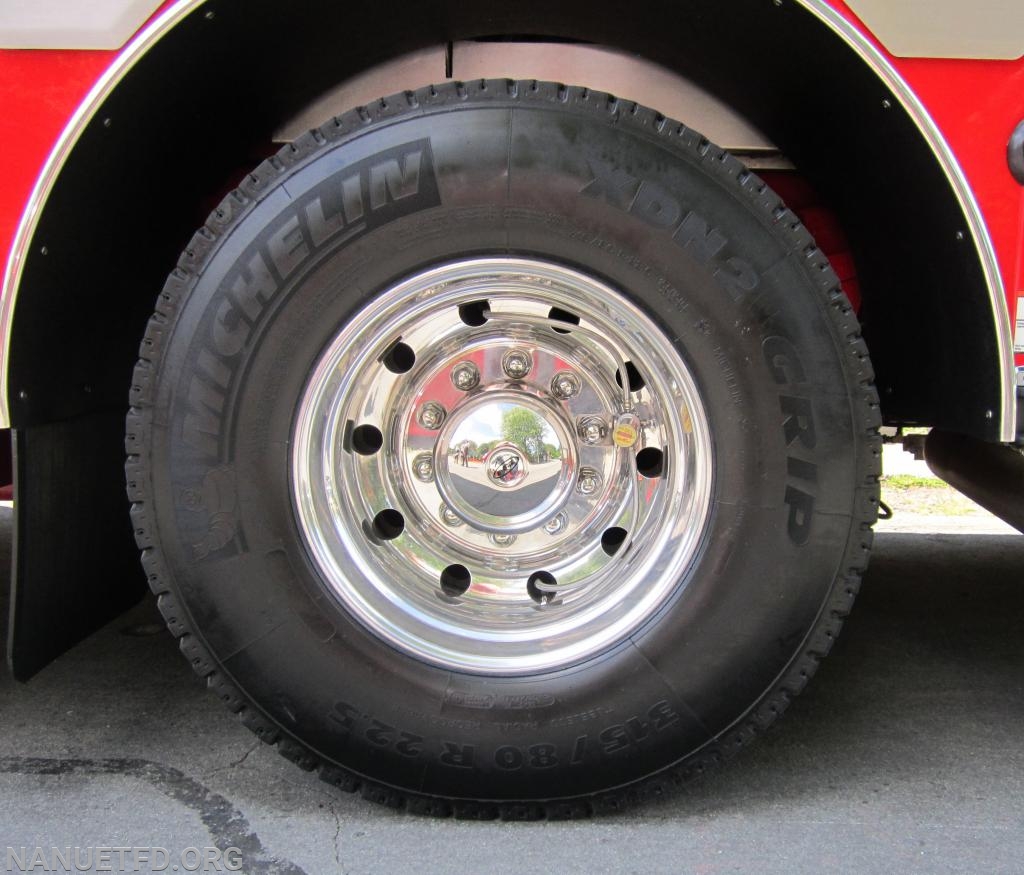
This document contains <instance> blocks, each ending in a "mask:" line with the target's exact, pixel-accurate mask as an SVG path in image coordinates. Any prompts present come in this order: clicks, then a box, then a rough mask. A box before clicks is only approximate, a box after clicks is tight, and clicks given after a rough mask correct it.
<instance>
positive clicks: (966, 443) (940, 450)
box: [924, 429, 1024, 532]
mask: <svg viewBox="0 0 1024 875" xmlns="http://www.w3.org/2000/svg"><path fill="white" fill-rule="evenodd" d="M924 458H925V461H926V462H927V463H928V467H929V468H931V469H932V471H934V472H935V474H936V475H937V476H939V477H941V478H942V479H943V480H945V481H946V482H947V483H948V484H949V485H950V486H952V487H954V488H955V489H958V490H959V491H960V492H962V493H963V494H964V495H966V496H967V497H968V498H970V499H971V500H972V501H976V502H977V503H978V504H980V505H981V506H982V507H984V508H986V509H987V510H990V511H991V512H992V513H994V514H995V515H996V516H997V517H999V518H1000V519H1003V520H1005V521H1006V522H1008V523H1009V524H1010V525H1011V526H1013V527H1014V528H1015V529H1017V530H1018V531H1021V532H1024V454H1022V453H1021V452H1020V450H1017V449H1014V448H1013V447H1009V446H1006V445H1004V444H990V443H986V442H985V441H980V440H978V439H977V438H972V437H967V436H966V435H962V434H954V433H953V432H948V431H940V430H937V429H935V430H932V431H931V432H930V433H929V434H928V437H927V438H925V442H924Z"/></svg>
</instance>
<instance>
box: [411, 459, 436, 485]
mask: <svg viewBox="0 0 1024 875" xmlns="http://www.w3.org/2000/svg"><path fill="white" fill-rule="evenodd" d="M412 472H413V474H415V475H416V479H417V480H422V481H423V482H424V483H429V482H430V481H431V480H433V479H434V458H433V456H431V455H430V453H420V454H419V455H418V456H417V457H416V458H415V459H413V460H412Z"/></svg>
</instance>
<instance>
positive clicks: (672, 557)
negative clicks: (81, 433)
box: [127, 81, 880, 818]
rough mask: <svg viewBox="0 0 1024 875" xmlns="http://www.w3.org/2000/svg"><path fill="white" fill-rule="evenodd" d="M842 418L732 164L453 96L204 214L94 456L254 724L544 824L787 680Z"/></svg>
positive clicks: (807, 285)
mask: <svg viewBox="0 0 1024 875" xmlns="http://www.w3.org/2000/svg"><path fill="white" fill-rule="evenodd" d="M346 210H347V212H346ZM406 341H408V342H406ZM627 359H628V361H627ZM467 363H468V364H467ZM623 371H625V373H626V381H625V382H626V384H627V385H626V387H625V388H623V387H622V386H621V384H622V383H623V379H622V372H623ZM566 372H568V373H569V374H570V375H571V377H570V378H569V379H568V380H566V379H565V373H566ZM559 375H561V376H559ZM559 380H561V382H559ZM429 402H433V403H436V404H438V405H439V408H443V409H439V408H431V409H429V410H428V408H430V403H429ZM431 410H432V412H431ZM425 411H426V412H425ZM595 417H596V418H597V420H598V421H596V422H595V421H594V418H595ZM516 421H520V423H521V424H522V423H526V425H523V426H522V428H523V429H526V430H525V431H522V429H520V431H516V429H517V428H519V426H513V423H514V422H516ZM499 422H500V426H499V425H498V423H499ZM878 425H879V417H878V404H877V397H876V393H875V390H874V388H873V385H872V371H871V367H870V364H869V362H868V357H867V353H866V349H865V346H864V343H863V342H862V340H861V339H860V335H859V331H858V326H857V322H856V318H855V316H854V314H853V312H852V310H851V308H850V305H849V304H848V302H847V300H846V298H845V297H844V296H843V293H842V291H841V290H840V288H839V283H838V280H837V279H836V277H835V274H834V273H833V272H832V270H831V269H830V267H829V265H828V262H827V260H826V259H825V258H824V256H822V255H821V253H820V252H819V251H818V250H817V249H816V248H815V246H814V244H813V242H812V240H811V239H810V236H809V235H808V234H807V233H806V231H804V229H803V228H802V227H801V226H800V224H799V222H798V221H797V220H796V219H795V217H794V216H793V214H792V213H791V212H790V211H788V210H787V209H786V207H785V206H784V205H783V204H782V203H781V202H780V201H779V199H778V198H777V197H776V196H775V195H774V194H773V193H772V192H771V191H770V190H769V189H768V188H767V187H766V186H765V185H764V184H763V183H762V182H761V181H760V180H759V179H758V178H757V177H756V176H755V175H754V174H753V173H751V172H749V171H748V170H746V169H745V168H744V167H743V166H742V165H741V164H740V163H739V162H738V161H737V160H735V159H734V158H733V157H731V156H730V155H729V154H727V153H725V152H723V151H722V150H720V149H718V148H716V147H714V146H713V145H711V144H710V143H708V142H707V141H706V140H704V139H702V138H701V137H700V136H699V135H698V134H696V133H695V132H693V131H691V130H689V129H688V128H686V127H684V126H682V125H679V124H676V123H674V122H670V121H668V120H666V119H665V118H663V117H662V116H660V115H658V114H656V113H655V112H652V111H651V110H648V109H644V108H642V107H638V106H636V105H634V104H627V103H624V102H620V101H617V100H616V99H615V98H612V97H610V96H608V95H605V94H598V93H595V92H591V91H588V90H586V89H579V88H567V87H565V86H560V85H554V84H548V83H536V82H506V81H481V82H476V83H473V84H472V85H468V84H466V85H464V84H461V83H451V84H447V85H443V86H437V87H436V88H429V89H424V90H421V91H417V92H409V93H406V94H402V95H397V96H395V97H392V98H389V99H387V100H382V101H380V102H379V103H378V104H375V105H373V106H368V107H364V108H360V109H358V110H356V111H353V112H350V113H347V114H345V115H343V116H340V117H338V118H336V119H333V120H332V121H331V122H329V123H328V124H326V125H324V126H323V127H322V128H320V129H319V130H317V131H313V132H311V133H310V134H308V135H307V136H305V137H303V138H302V139H301V140H299V141H297V142H296V143H294V144H292V145H290V146H286V147H285V148H284V149H282V150H281V151H280V152H279V153H278V155H277V156H276V157H274V158H271V159H269V160H268V161H266V162H264V163H263V164H262V165H261V166H260V167H259V168H257V169H256V171H254V172H253V173H252V174H251V175H250V176H249V177H248V178H247V179H245V180H244V181H243V183H242V184H241V186H240V187H239V189H238V190H237V191H235V192H233V193H232V194H231V195H229V196H228V197H227V198H225V199H224V201H223V203H222V204H221V205H220V206H219V207H218V208H217V209H216V210H215V211H214V213H213V214H212V215H211V216H210V218H209V219H208V221H207V223H206V225H205V226H204V227H203V228H201V229H200V230H199V232H198V233H197V234H196V235H195V236H194V238H193V239H192V242H191V243H190V245H189V247H188V249H187V250H186V251H185V253H184V254H183V255H182V256H181V259H180V261H179V263H178V266H177V268H176V269H175V270H174V271H173V273H172V274H171V275H170V277H169V279H168V280H167V284H166V286H165V287H164V290H163V292H162V293H161V295H160V297H159V300H158V302H157V307H156V313H155V315H154V316H153V317H152V319H151V321H150V323H149V326H148V329H147V332H146V336H145V339H144V340H143V342H142V348H141V358H140V361H139V363H138V365H137V367H136V370H135V374H134V378H133V383H132V388H131V412H130V414H129V416H128V429H127V432H128V434H127V448H128V463H127V479H128V491H129V496H130V498H131V501H132V502H133V506H132V515H133V520H134V525H135V531H136V536H137V540H138V544H139V547H140V549H141V550H142V560H143V564H144V566H145V568H146V571H147V573H148V576H149V580H150V583H151V585H152V587H153V589H154V591H155V592H156V593H157V594H158V596H159V604H160V609H161V611H162V612H163V614H164V616H165V617H166V619H167V622H168V625H169V627H170V629H171V631H172V632H173V633H174V634H175V635H176V636H178V637H179V638H180V644H181V649H182V651H183V652H184V653H185V655H186V656H187V657H188V658H189V659H190V661H191V662H192V664H193V667H194V668H195V670H196V671H197V672H198V673H199V674H200V675H201V676H203V677H205V678H206V679H207V681H208V684H209V686H210V687H211V688H212V689H213V690H214V691H215V692H216V693H217V694H218V695H219V696H220V697H221V698H222V699H223V700H224V702H225V704H227V706H228V707H229V708H230V709H231V710H232V711H234V712H236V713H237V714H239V716H240V717H241V718H242V720H243V721H244V722H245V723H246V725H248V726H249V727H250V728H251V729H253V731H255V732H256V733H257V735H259V736H260V737H261V738H262V739H263V740H264V741H266V742H269V743H274V742H276V743H277V744H278V746H279V749H280V751H281V752H282V753H283V754H284V755H285V756H287V757H288V758H289V759H292V760H294V761H295V762H297V763H298V764H299V765H300V766H301V767H303V768H306V769H318V770H319V773H320V776H321V777H322V778H323V779H324V780H326V781H328V782H330V783H332V784H335V785H337V786H339V787H341V788H343V789H347V790H357V789H359V790H361V791H362V793H363V794H364V795H365V796H366V797H368V798H370V799H373V800H377V801H380V802H384V803H386V804H388V805H392V806H395V807H402V806H405V807H407V808H409V809H410V810H413V811H418V812H429V813H432V814H438V815H447V814H455V815H457V816H462V817H496V816H501V817H506V818H535V817H543V816H551V817H556V816H558V817H565V816H580V815H586V814H589V813H592V812H594V811H598V810H609V809H616V808H618V807H619V806H621V805H622V804H623V803H625V802H627V801H630V800H633V799H638V798H647V797H649V796H651V795H658V794H661V793H662V792H663V791H664V790H665V789H667V788H668V787H670V786H672V785H674V784H677V783H679V782H680V781H682V780H685V779H687V778H689V777H690V776H693V775H696V774H699V773H702V772H704V771H705V770H706V769H708V768H709V767H710V766H712V765H714V764H716V763H718V762H720V761H721V760H723V759H725V758H728V757H729V756H731V755H732V754H733V753H734V752H735V751H737V750H738V749H739V748H741V747H742V746H743V745H745V744H746V743H747V742H748V741H750V740H751V739H752V738H753V737H754V736H755V735H756V734H757V733H758V732H760V731H761V730H762V729H764V728H765V727H767V726H768V725H769V724H771V723H772V722H773V721H774V720H775V718H776V717H777V716H778V715H779V714H780V713H781V712H782V711H784V710H785V708H786V707H787V705H788V703H789V701H790V699H791V698H792V696H794V695H795V694H797V693H798V692H800V690H801V689H802V688H803V686H804V684H805V683H806V681H807V679H808V677H809V676H810V675H811V674H812V673H813V672H814V669H815V667H816V666H817V664H818V662H819V660H820V659H821V658H822V657H823V656H824V655H825V654H826V653H827V652H828V650H829V648H830V646H831V644H832V641H833V640H834V638H835V636H836V634H837V633H838V631H839V628H840V626H841V624H842V620H843V618H844V617H845V616H846V614H847V612H848V611H849V609H850V606H851V603H852V600H853V598H854V595H855V593H856V591H857V588H858V586H859V580H860V574H861V572H862V571H863V570H864V568H865V565H866V562H867V557H868V552H869V548H870V541H871V531H870V526H871V524H872V523H873V521H874V519H875V515H876V508H877V501H878V494H877V493H878V473H879V458H880V447H879V439H878V437H877V435H876V430H877V426H878ZM531 429H532V431H531ZM524 435H525V436H524ZM524 471H525V472H526V474H525V475H524V474H523V472H524ZM588 478H589V479H588ZM584 481H585V482H584ZM544 539H547V540H544ZM467 586H469V587H470V588H469V589H467V588H466V587H467Z"/></svg>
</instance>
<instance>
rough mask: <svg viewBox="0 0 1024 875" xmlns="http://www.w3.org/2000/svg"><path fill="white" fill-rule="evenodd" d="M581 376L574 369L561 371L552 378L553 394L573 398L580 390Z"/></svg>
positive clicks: (563, 397)
mask: <svg viewBox="0 0 1024 875" xmlns="http://www.w3.org/2000/svg"><path fill="white" fill-rule="evenodd" d="M580 386H581V383H580V378H579V377H577V376H576V375H575V374H574V373H572V371H559V372H558V373H557V374H555V375H554V377H552V378H551V394H552V395H554V396H555V397H556V398H562V399H565V398H572V396H573V395H575V394H576V393H577V392H579V391H580Z"/></svg>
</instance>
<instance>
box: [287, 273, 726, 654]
mask: <svg viewBox="0 0 1024 875" xmlns="http://www.w3.org/2000/svg"><path fill="white" fill-rule="evenodd" d="M291 461H292V478H291V479H292V488H293V493H294V496H293V497H294V502H295V507H296V512H297V517H298V521H299V525H300V528H301V531H302V534H303V537H304V539H305V541H306V544H307V547H308V549H309V552H310V555H311V557H312V559H313V561H314V562H315V564H316V566H317V567H318V568H319V570H320V572H321V574H322V576H323V578H324V580H325V581H326V582H327V583H328V585H329V586H330V587H331V589H332V590H333V592H334V593H335V594H336V596H337V597H338V598H339V599H340V601H341V602H342V604H343V605H344V606H345V607H346V608H347V609H348V610H349V611H350V612H351V613H352V614H353V615H355V616H356V617H358V618H359V619H360V620H361V621H362V622H363V623H364V624H365V625H366V626H368V627H369V628H370V629H371V630H373V631H374V632H375V633H376V634H377V635H379V636H380V637H382V638H383V639H384V640H386V641H388V642H389V643H390V644H392V645H393V646H395V647H397V648H398V649H400V650H403V651H405V652H407V653H409V654H411V655H412V656H415V657H417V658H419V659H423V660H426V661H429V662H431V663H434V664H438V665H441V666H444V667H446V668H450V669H456V670H460V671H467V672H475V673H485V674H524V673H532V672H537V671H541V670H550V669H555V668H558V667H562V666H565V665H568V664H571V663H573V662H577V661H580V660H582V659H584V658H586V657H589V656H592V655H594V654H596V653H599V652H600V651H602V650H604V649H607V648H609V647H611V646H613V645H614V644H616V643H617V642H619V641H622V640H624V639H625V638H627V637H628V636H629V635H630V634H631V633H632V632H633V631H634V630H636V629H637V628H638V627H639V626H640V625H641V624H642V623H643V622H644V621H645V620H646V619H647V618H648V617H650V616H651V615H652V614H653V613H654V612H655V611H656V610H657V609H658V607H659V606H660V605H661V604H663V603H664V602H665V600H666V599H667V598H668V597H669V596H670V595H672V594H673V593H674V592H676V590H677V589H678V587H679V586H681V585H683V584H684V581H685V577H686V572H687V569H688V568H689V566H690V564H691V563H692V561H693V559H694V556H695V553H696V550H697V548H698V545H699V543H700V539H701V535H702V533H703V530H704V528H705V524H706V521H707V517H708V511H709V507H710V494H711V480H712V472H713V468H714V465H713V458H712V449H711V439H710V432H709V428H708V423H707V418H706V416H705V412H704V409H703V407H702V404H701V401H700V397H699V395H698V392H697V389H696V385H695V383H694V380H693V378H692V377H691V375H690V373H689V371H688V369H687V367H686V365H685V364H684V362H683V360H682V358H681V357H680V355H679V352H678V351H677V350H676V349H675V347H673V345H672V344H671V343H670V342H669V340H668V338H667V337H666V336H665V335H664V334H663V332H662V331H661V330H660V329H659V328H658V327H657V326H656V325H655V324H654V323H653V322H652V321H651V320H650V319H649V318H648V317H647V316H646V315H645V314H644V313H643V312H642V311H640V310H639V309H638V308H637V307H636V306H635V305H633V304H632V303H630V302H629V301H628V300H627V299H626V298H625V297H624V296H623V295H622V294H620V293H619V292H617V291H615V290H614V289H612V288H610V287H609V286H607V285H605V284H604V283H601V282H599V281H597V280H596V279H594V278H591V277H588V276H585V275H584V274H582V273H579V272H577V271H574V270H570V269H568V268H565V267H561V266H558V265H555V264H551V263H547V262H541V261H537V260H528V259H513V258H492V259H479V260H467V261H459V262H455V263H451V264H447V265H444V266H441V267H437V268H434V269H431V270H428V271H425V272H423V273H420V274H418V275H416V276H413V277H410V278H408V279H407V280H406V281H404V282H402V283H401V284H399V285H397V286H395V287H393V288H391V289H389V290H387V291H386V292H385V293H384V294H382V295H381V296H379V297H378V298H376V299H374V300H373V301H372V302H371V303H370V304H368V305H367V306H366V307H364V308H363V309H362V310H361V311H360V312H359V313H358V314H357V315H356V316H355V317H354V318H353V319H352V320H351V321H350V322H349V323H348V324H346V326H345V327H344V328H343V329H342V330H341V331H340V333H339V334H338V335H337V336H336V337H335V338H334V340H333V341H332V342H331V343H330V344H329V346H328V348H327V349H326V351H325V352H324V354H323V355H322V356H321V358H320V360H319V362H318V364H317V366H316V368H315V369H314V371H313V373H312V375H311V377H310V379H309V381H308V383H307V385H306V388H305V391H304V393H303V396H302V398H301V399H300V403H299V406H298V413H297V418H296V423H295V432H294V442H293V448H292V455H291Z"/></svg>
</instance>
